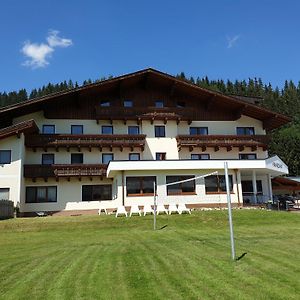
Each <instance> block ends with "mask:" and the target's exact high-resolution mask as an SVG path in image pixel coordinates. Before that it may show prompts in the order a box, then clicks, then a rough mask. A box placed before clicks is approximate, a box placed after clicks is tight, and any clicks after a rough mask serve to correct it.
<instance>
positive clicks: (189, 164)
mask: <svg viewBox="0 0 300 300" xmlns="http://www.w3.org/2000/svg"><path fill="white" fill-rule="evenodd" d="M225 161H226V162H228V168H229V169H237V170H256V171H257V172H258V173H264V174H270V175H271V176H273V177H276V176H280V175H286V174H288V173H289V170H288V166H287V165H286V164H285V163H284V162H283V161H282V160H281V159H280V158H279V157H278V156H277V155H276V156H273V157H270V158H268V159H256V160H239V159H236V160H235V159H234V160H221V159H218V160H214V159H210V160H181V159H180V160H139V161H129V160H126V161H111V162H110V163H109V165H108V168H107V177H109V178H113V177H114V176H115V175H116V174H117V173H118V172H120V171H155V170H160V171H161V170H223V169H224V162H225Z"/></svg>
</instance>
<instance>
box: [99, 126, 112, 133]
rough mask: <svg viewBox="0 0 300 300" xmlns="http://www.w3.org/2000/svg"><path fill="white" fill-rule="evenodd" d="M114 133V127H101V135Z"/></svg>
mask: <svg viewBox="0 0 300 300" xmlns="http://www.w3.org/2000/svg"><path fill="white" fill-rule="evenodd" d="M113 132H114V128H113V126H106V125H103V126H102V127H101V133H102V134H113Z"/></svg>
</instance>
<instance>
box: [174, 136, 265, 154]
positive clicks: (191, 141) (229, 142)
mask: <svg viewBox="0 0 300 300" xmlns="http://www.w3.org/2000/svg"><path fill="white" fill-rule="evenodd" d="M176 139H177V146H178V150H179V151H180V150H181V148H182V147H188V148H189V150H190V151H193V149H194V148H195V147H198V148H201V150H202V151H206V148H207V147H212V148H214V150H215V151H218V150H219V149H220V148H221V147H225V148H226V149H227V151H231V150H232V148H233V147H238V148H239V151H243V150H244V149H245V147H250V148H251V150H252V151H255V150H257V148H258V147H261V148H262V149H263V150H264V151H265V150H267V148H268V143H269V142H270V136H268V135H178V136H177V138H176Z"/></svg>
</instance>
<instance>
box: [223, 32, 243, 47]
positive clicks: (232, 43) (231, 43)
mask: <svg viewBox="0 0 300 300" xmlns="http://www.w3.org/2000/svg"><path fill="white" fill-rule="evenodd" d="M240 37H241V35H240V34H237V35H235V36H233V37H229V36H227V37H226V39H227V49H230V48H232V47H233V46H235V44H236V42H237V41H238V40H239V38H240Z"/></svg>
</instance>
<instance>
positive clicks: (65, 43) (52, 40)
mask: <svg viewBox="0 0 300 300" xmlns="http://www.w3.org/2000/svg"><path fill="white" fill-rule="evenodd" d="M58 34H59V31H57V30H50V31H49V35H48V37H47V42H48V44H49V46H50V47H63V48H66V47H69V46H72V44H73V42H72V40H71V39H65V38H61V37H59V36H58Z"/></svg>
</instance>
